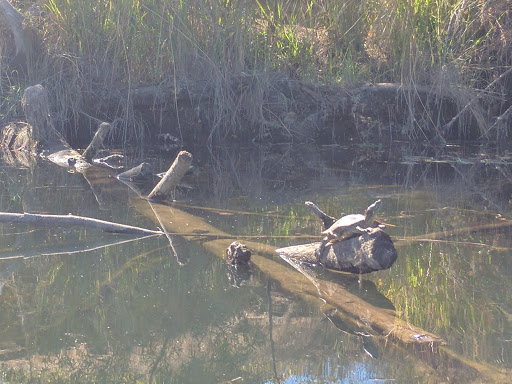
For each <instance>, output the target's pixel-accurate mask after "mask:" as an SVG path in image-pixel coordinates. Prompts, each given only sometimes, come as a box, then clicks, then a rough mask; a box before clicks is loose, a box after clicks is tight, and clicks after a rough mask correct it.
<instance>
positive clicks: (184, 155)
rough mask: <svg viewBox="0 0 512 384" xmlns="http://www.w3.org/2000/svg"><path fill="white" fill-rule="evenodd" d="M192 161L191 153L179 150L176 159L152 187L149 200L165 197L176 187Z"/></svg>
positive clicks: (163, 198) (160, 199)
mask: <svg viewBox="0 0 512 384" xmlns="http://www.w3.org/2000/svg"><path fill="white" fill-rule="evenodd" d="M191 162H192V155H191V154H190V153H189V152H187V151H181V152H180V153H178V156H176V159H175V160H174V162H173V163H172V165H171V166H170V168H169V170H168V171H167V172H166V173H165V175H164V177H163V178H162V180H160V182H159V183H158V184H157V185H156V186H155V188H153V190H152V191H151V193H150V194H149V195H148V200H150V201H162V200H165V199H167V197H168V196H170V194H171V192H172V191H173V189H174V187H176V186H177V185H178V184H179V182H180V181H181V179H182V178H183V176H184V175H185V173H186V172H187V171H188V169H189V167H190V163H191Z"/></svg>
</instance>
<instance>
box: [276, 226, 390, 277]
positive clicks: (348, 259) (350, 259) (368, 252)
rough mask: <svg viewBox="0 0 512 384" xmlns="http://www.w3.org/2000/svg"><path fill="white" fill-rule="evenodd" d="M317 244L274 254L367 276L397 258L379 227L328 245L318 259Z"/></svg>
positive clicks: (304, 245) (296, 246) (287, 248)
mask: <svg viewBox="0 0 512 384" xmlns="http://www.w3.org/2000/svg"><path fill="white" fill-rule="evenodd" d="M319 246H320V243H319V242H317V243H312V244H303V245H295V246H291V247H286V248H279V249H277V250H276V252H277V253H278V254H279V255H282V256H284V257H287V258H289V259H292V260H295V261H298V262H306V263H320V264H322V265H323V266H325V267H326V268H329V269H333V270H336V271H343V272H351V273H370V272H374V271H380V270H383V269H388V268H390V267H391V266H392V265H393V263H394V262H395V261H396V259H397V257H398V253H397V251H396V249H395V247H394V245H393V241H392V240H391V238H390V237H389V235H388V234H387V233H385V232H384V231H383V230H382V229H380V228H374V229H372V231H371V232H370V233H363V234H361V235H360V236H354V237H352V238H350V239H346V240H343V241H336V242H334V243H331V244H327V245H326V246H325V248H324V249H323V251H322V254H321V255H320V260H318V258H317V255H316V254H315V251H316V250H317V249H318V247H319Z"/></svg>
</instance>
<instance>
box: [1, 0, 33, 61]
mask: <svg viewBox="0 0 512 384" xmlns="http://www.w3.org/2000/svg"><path fill="white" fill-rule="evenodd" d="M23 20H24V18H23V16H22V15H21V13H19V12H18V11H17V10H16V9H15V8H14V7H13V6H12V5H11V4H10V3H9V2H8V1H7V0H0V21H1V22H2V25H5V26H8V27H9V30H10V31H11V33H12V35H13V36H14V44H15V46H16V55H19V54H24V55H25V56H26V57H28V55H29V48H28V47H27V40H28V39H27V38H26V33H25V30H24V29H23Z"/></svg>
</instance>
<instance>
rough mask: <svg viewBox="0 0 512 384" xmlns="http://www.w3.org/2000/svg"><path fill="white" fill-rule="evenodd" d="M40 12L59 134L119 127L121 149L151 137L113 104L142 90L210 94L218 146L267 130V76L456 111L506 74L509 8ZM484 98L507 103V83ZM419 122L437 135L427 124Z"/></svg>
mask: <svg viewBox="0 0 512 384" xmlns="http://www.w3.org/2000/svg"><path fill="white" fill-rule="evenodd" d="M40 3H41V9H42V10H43V11H44V12H46V14H45V15H44V16H43V17H42V18H40V19H37V20H35V19H32V20H33V23H34V25H35V26H36V28H37V29H38V31H39V34H40V35H41V36H42V37H43V47H44V51H45V54H46V59H45V60H41V59H39V62H38V65H36V66H35V67H36V68H37V72H36V73H35V74H34V79H33V82H35V81H38V82H43V83H44V84H45V85H46V86H47V87H48V88H49V89H50V94H52V95H53V96H54V97H55V99H56V100H55V103H54V104H55V105H56V109H57V110H58V111H59V112H58V115H57V118H59V119H60V122H61V123H62V125H63V126H66V125H67V126H78V125H79V123H80V122H83V117H84V116H93V117H95V118H97V119H108V120H112V119H114V118H117V119H119V121H120V122H121V124H119V125H118V131H119V134H120V135H121V136H122V137H123V138H124V139H130V138H136V139H138V138H142V137H143V136H144V135H145V133H146V132H147V128H146V127H145V124H144V119H143V117H142V116H140V115H138V112H137V110H136V109H135V108H134V106H133V104H132V101H131V100H130V99H129V98H126V97H124V98H122V97H121V98H119V97H118V98H116V97H113V95H114V96H115V95H127V94H128V92H127V90H128V89H130V88H133V87H137V86H140V85H159V84H165V85H171V86H175V87H183V86H185V87H189V86H191V85H192V84H197V83H198V80H202V81H204V83H205V84H208V85H209V87H210V89H211V88H213V89H214V97H213V100H211V107H212V108H211V111H208V113H209V114H210V116H211V117H212V119H211V124H209V126H208V129H209V131H210V132H209V134H210V135H211V136H214V135H217V136H219V137H221V138H225V137H227V136H229V135H232V134H237V133H238V132H239V131H240V130H241V129H242V128H241V127H242V126H243V125H244V124H245V125H247V124H249V125H250V124H251V123H254V124H258V123H259V124H260V125H261V121H262V120H265V119H267V120H268V116H264V114H265V97H266V95H268V94H269V93H270V92H272V88H271V87H272V84H271V82H270V81H265V79H266V77H265V76H264V74H268V73H271V72H274V71H279V72H284V73H286V74H287V75H288V76H290V77H292V78H296V79H300V80H304V81H312V82H316V83H324V84H342V85H347V84H351V83H355V82H399V83H402V84H406V85H411V86H412V87H410V89H414V87H416V86H418V85H429V84H437V85H438V86H439V87H440V88H443V89H442V92H444V93H446V92H452V93H453V94H454V96H456V98H457V99H458V100H460V106H461V107H462V106H463V105H465V104H466V103H467V102H468V100H470V99H471V98H472V97H473V95H472V94H471V93H468V92H461V89H471V88H484V87H485V85H486V84H488V83H489V82H490V80H491V79H493V78H495V77H496V76H497V75H499V74H500V73H502V72H504V70H505V69H504V67H505V66H507V65H510V62H511V53H510V48H509V45H508V43H507V42H508V41H509V40H510V38H511V37H512V21H511V19H512V16H511V15H510V12H509V9H508V7H507V4H508V2H507V1H505V0H496V1H493V2H484V1H481V0H470V1H467V0H464V1H462V0H384V1H377V0H367V1H359V0H358V1H356V0H345V1H339V0H309V1H305V2H304V1H298V0H254V1H252V0H171V1H159V0H111V1H104V0H90V1H85V2H84V1H79V0H41V1H40ZM16 5H17V6H18V7H19V8H23V6H26V7H28V6H30V2H28V1H18V2H17V3H16ZM247 74H248V75H254V74H258V75H262V74H263V76H260V77H259V80H260V81H259V82H258V84H257V86H255V87H252V88H251V89H249V88H250V87H246V88H243V89H242V90H241V93H240V92H238V93H234V92H233V89H232V84H233V78H237V77H239V76H242V75H247ZM262 79H263V80H262ZM205 87H206V85H205ZM490 91H491V93H492V94H496V93H504V92H510V81H504V82H502V83H501V84H497V88H495V89H492V90H490ZM195 92H197V89H195ZM440 93H441V92H440ZM486 96H489V95H486ZM411 97H414V95H411ZM113 100H117V102H116V103H115V104H113ZM119 100H122V101H119ZM436 101H439V100H436ZM172 103H173V102H172V100H169V104H171V105H172ZM411 105H412V103H411ZM153 113H154V114H155V115H158V114H159V113H161V111H160V112H159V111H153ZM411 113H413V111H411ZM478 113H483V112H481V111H480V112H478V111H476V109H470V110H469V112H468V113H466V115H468V117H471V116H472V114H473V115H474V114H478ZM495 113H498V114H499V113H500V112H499V111H495ZM156 120H158V119H156ZM484 120H485V119H482V121H484ZM425 121H428V122H429V124H431V125H432V124H434V125H435V124H436V122H435V117H434V116H426V117H425ZM482 124H483V125H484V123H482ZM483 125H482V126H481V130H482V132H484V131H485V129H486V127H484V126H483ZM82 126H83V125H82ZM93 126H95V124H93ZM461 126H462V125H461ZM152 129H153V128H152ZM409 129H411V135H412V136H414V135H416V134H417V133H418V130H420V131H421V130H422V129H425V128H424V126H423V125H422V124H421V123H419V122H418V120H416V121H415V122H414V123H412V124H411V127H409ZM463 133H464V132H463Z"/></svg>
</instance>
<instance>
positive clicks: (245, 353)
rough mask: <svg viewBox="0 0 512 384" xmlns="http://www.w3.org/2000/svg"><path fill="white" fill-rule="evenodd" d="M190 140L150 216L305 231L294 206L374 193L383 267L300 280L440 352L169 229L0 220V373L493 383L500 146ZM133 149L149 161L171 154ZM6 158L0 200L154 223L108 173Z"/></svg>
mask: <svg viewBox="0 0 512 384" xmlns="http://www.w3.org/2000/svg"><path fill="white" fill-rule="evenodd" d="M190 152H191V153H192V154H193V155H194V163H195V165H196V166H197V167H198V169H199V173H198V174H195V175H191V176H190V177H189V178H188V179H187V180H184V183H185V185H184V186H182V187H180V188H178V189H177V191H176V195H175V200H176V201H175V203H173V204H171V206H170V211H169V212H171V213H170V216H169V217H166V220H168V221H172V217H173V216H172V214H173V213H172V212H173V211H172V210H173V207H175V208H174V209H175V210H176V212H175V214H176V215H177V211H178V210H180V211H185V212H186V213H188V214H189V215H190V217H194V216H195V217H198V218H200V219H201V220H202V222H204V223H207V224H208V225H210V226H211V227H212V228H216V229H218V230H219V231H222V232H223V233H224V234H229V235H230V236H232V238H233V240H234V239H240V240H242V241H244V239H246V240H247V241H252V242H258V243H261V244H267V245H270V246H276V247H277V246H279V247H284V246H287V245H293V244H300V243H307V242H310V241H314V240H318V239H319V238H320V236H319V233H320V231H321V224H320V222H319V221H318V220H317V219H316V218H315V217H313V215H312V214H311V212H310V211H309V209H308V208H307V207H306V206H305V205H304V201H306V200H312V201H314V202H315V203H317V204H318V205H319V206H321V207H322V208H323V209H324V210H325V211H326V212H327V213H328V214H331V215H333V216H337V217H338V216H340V215H341V214H342V213H354V212H361V211H362V209H364V207H366V206H368V203H369V202H372V201H375V199H376V198H380V199H382V200H383V203H384V204H383V208H382V210H381V211H380V212H379V214H378V218H379V220H381V221H383V222H384V223H385V224H386V225H387V227H386V231H387V232H388V233H389V234H390V235H391V236H392V238H393V240H394V242H395V246H396V248H397V250H398V253H399V258H398V260H397V262H396V263H395V265H393V267H392V268H391V269H389V270H386V271H380V272H375V273H372V274H369V275H365V276H364V277H363V279H362V281H359V277H358V276H353V275H347V274H342V273H337V272H331V271H325V270H321V269H318V268H317V269H312V271H311V273H312V276H313V277H312V279H310V280H308V279H305V280H304V283H303V284H304V291H306V288H307V289H309V288H308V287H309V286H311V285H312V284H314V281H315V279H318V280H322V281H323V282H326V283H325V284H328V287H331V289H333V290H335V289H336V288H332V287H338V289H339V290H340V291H342V292H348V293H350V294H352V295H354V297H357V298H359V299H361V300H363V301H364V302H366V303H368V304H369V305H371V306H372V307H375V308H378V309H379V310H380V311H384V312H386V313H393V314H396V317H397V318H398V319H400V321H405V322H407V323H409V324H411V326H416V327H419V328H422V329H424V330H426V331H429V332H432V333H435V334H437V335H438V336H440V337H441V338H442V339H443V340H445V341H446V343H447V348H445V349H439V350H438V349H437V347H434V346H430V347H429V346H428V345H427V346H421V347H412V346H404V345H402V344H400V343H396V342H395V341H394V340H393V338H392V337H390V336H387V335H381V334H380V333H379V330H376V329H373V330H372V329H368V326H367V325H368V324H371V319H367V320H368V322H367V323H365V322H364V321H361V320H354V318H353V317H350V316H347V314H346V313H342V312H341V311H340V310H339V308H337V307H336V306H334V305H332V304H328V303H327V302H326V300H325V298H326V299H329V297H325V295H329V291H325V290H324V291H322V295H324V296H322V295H318V296H317V297H315V296H309V298H307V297H306V296H305V295H296V294H294V293H293V292H290V291H289V290H286V289H284V288H283V285H284V284H283V283H284V281H280V280H279V279H275V278H272V277H271V276H270V275H269V274H268V273H264V272H262V271H261V270H259V269H258V268H256V265H254V264H253V265H252V266H251V267H250V268H249V270H247V269H246V270H242V269H237V270H233V269H230V268H228V267H227V266H226V265H225V263H224V262H223V260H222V259H221V258H219V257H216V256H220V252H218V251H217V248H215V247H212V246H210V241H211V239H208V238H206V237H204V236H201V235H202V234H201V233H197V234H195V235H190V234H189V235H187V236H185V237H180V236H178V237H176V236H173V237H172V241H173V250H174V252H173V251H171V250H170V247H169V242H168V240H167V239H166V238H164V237H163V238H145V239H133V238H129V237H123V236H122V235H113V234H105V233H98V232H97V231H95V230H90V229H88V230H86V229H83V228H43V229H41V228H38V229H35V228H32V227H29V226H26V225H25V226H24V225H15V226H14V225H8V224H1V225H0V236H1V242H0V257H2V258H3V260H1V261H0V324H1V325H0V381H4V382H9V383H16V382H20V383H21V382H31V381H34V380H35V379H34V378H36V379H37V380H39V381H43V380H45V381H50V382H52V381H53V382H57V381H58V382H73V383H79V382H105V383H107V382H116V383H118V382H135V381H139V382H152V383H163V382H165V383H238V382H242V380H243V382H249V383H313V382H315V383H318V382H322V383H352V382H353V383H374V382H376V381H379V382H380V381H383V382H387V381H394V382H418V383H440V382H447V381H449V382H461V381H465V382H468V383H469V382H485V381H488V382H500V380H501V378H502V377H503V372H504V371H510V370H511V369H512V354H511V352H512V345H511V344H512V343H511V341H510V340H512V287H511V285H510V277H511V275H512V262H511V260H512V258H511V257H510V256H511V249H512V240H511V239H512V236H511V233H510V232H511V230H510V228H511V227H512V224H511V222H510V220H509V218H508V217H509V216H510V211H511V206H510V199H511V197H512V196H511V193H512V178H511V172H512V171H511V164H512V159H510V158H509V157H508V155H507V154H501V153H500V152H499V151H498V150H496V149H488V148H481V147H469V146H468V147H462V146H452V147H446V148H444V149H443V150H442V151H440V150H438V149H434V148H430V147H418V148H414V147H411V146H410V145H407V144H404V145H403V146H397V147H395V148H393V149H386V150H384V149H379V148H378V147H357V148H356V147H324V148H315V147H313V146H310V147H307V148H298V147H290V146H286V145H283V146H274V147H258V148H256V147H254V148H242V149H237V150H235V149H229V148H214V149H212V150H211V151H209V152H208V151H205V150H204V149H196V150H194V149H191V150H190ZM149 156H150V158H148V157H146V158H144V159H143V160H145V161H150V162H151V163H152V164H153V169H154V171H155V173H157V172H161V171H164V170H166V169H167V168H168V167H169V165H170V164H171V162H172V161H173V159H174V154H164V153H156V154H150V155H149ZM13 161H14V160H8V159H7V158H6V157H4V160H3V162H2V163H1V164H0V167H1V174H0V186H1V189H0V191H1V192H0V210H1V211H6V212H33V213H37V212H41V213H43V212H44V213H54V214H67V213H73V214H77V215H83V216H89V217H95V218H100V219H105V220H110V221H115V222H119V223H126V224H132V225H137V226H141V227H146V228H151V229H154V228H155V226H156V225H158V224H156V223H155V221H154V218H153V217H150V216H146V215H145V214H144V213H143V212H145V211H142V210H140V209H138V208H137V207H138V206H137V204H138V203H136V201H137V200H136V199H137V197H136V196H135V193H134V192H133V191H131V190H130V189H129V188H127V187H126V186H125V185H124V184H122V183H120V182H118V181H117V180H116V179H115V178H114V177H113V176H114V174H113V173H109V172H106V171H102V172H103V173H101V175H102V176H101V177H98V174H89V175H88V174H85V175H83V176H85V177H83V176H82V175H81V174H72V173H69V172H68V171H67V170H66V169H60V168H56V167H55V166H54V165H52V164H47V163H44V162H39V161H38V162H37V163H31V164H28V163H25V165H20V163H19V162H18V163H15V164H13ZM141 161H142V159H140V158H139V159H136V158H127V159H126V166H128V167H130V166H133V165H137V164H138V163H140V162H141ZM187 185H188V186H187ZM189 186H190V187H192V188H190V187H189ZM146 209H147V208H146ZM192 215H193V216H192ZM174 217H177V216H174ZM164 224H165V222H164ZM189 224H190V225H193V223H182V224H178V226H179V225H182V226H187V225H189ZM183 232H186V228H185V227H183ZM210 235H211V237H212V238H213V237H215V234H213V233H210ZM174 253H178V254H181V255H183V256H184V259H188V260H190V262H188V263H178V262H177V259H176V257H175V255H174ZM262 255H263V256H264V257H267V258H268V259H269V260H270V261H272V262H274V263H278V264H276V265H281V266H283V267H286V268H287V270H288V269H290V268H289V266H288V265H287V264H286V263H284V262H283V261H282V260H280V259H279V258H278V257H277V255H275V256H274V257H272V256H269V255H264V254H263V253H262ZM180 264H183V265H180ZM292 271H293V270H292ZM295 273H296V274H298V273H297V272H295ZM326 292H327V293H326ZM331 294H332V295H335V294H336V292H335V291H331ZM322 300H323V301H322ZM364 317H365V314H364V313H363V314H361V315H360V319H363V320H364ZM358 321H359V322H361V324H360V326H358ZM418 337H421V335H418ZM454 356H456V357H454ZM503 382H506V381H503Z"/></svg>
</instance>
